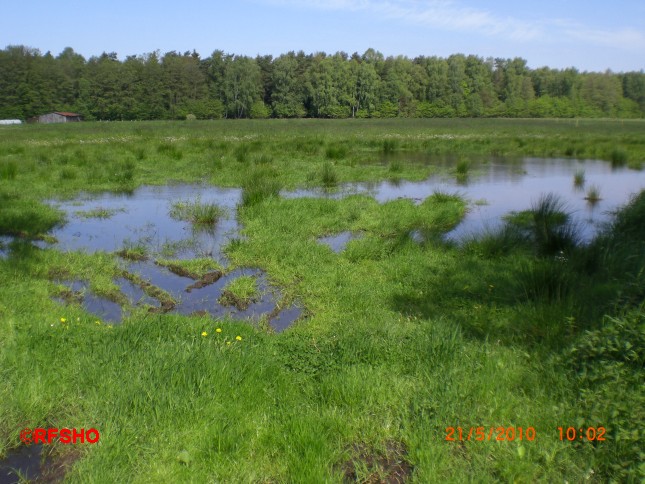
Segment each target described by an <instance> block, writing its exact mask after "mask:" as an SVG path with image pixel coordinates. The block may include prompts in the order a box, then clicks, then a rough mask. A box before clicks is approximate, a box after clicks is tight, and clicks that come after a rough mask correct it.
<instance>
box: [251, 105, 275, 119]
mask: <svg viewBox="0 0 645 484" xmlns="http://www.w3.org/2000/svg"><path fill="white" fill-rule="evenodd" d="M270 114H271V113H270V111H269V108H268V107H267V106H266V104H264V103H263V102H262V101H255V102H254V103H253V105H252V106H251V112H250V113H249V115H250V118H251V119H266V118H268V117H269V116H270Z"/></svg>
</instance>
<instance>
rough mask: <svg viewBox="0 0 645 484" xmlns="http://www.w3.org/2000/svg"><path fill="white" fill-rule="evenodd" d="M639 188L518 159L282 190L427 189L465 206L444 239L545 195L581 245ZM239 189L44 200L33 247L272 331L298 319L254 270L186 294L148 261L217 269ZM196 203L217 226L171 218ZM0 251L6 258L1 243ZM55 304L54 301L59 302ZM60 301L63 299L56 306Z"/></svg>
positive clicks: (108, 304) (107, 315)
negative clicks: (135, 256) (237, 285)
mask: <svg viewBox="0 0 645 484" xmlns="http://www.w3.org/2000/svg"><path fill="white" fill-rule="evenodd" d="M580 173H583V174H584V182H583V183H580V182H579V180H578V182H577V183H576V182H575V181H574V179H575V177H576V174H578V176H579V174H580ZM592 186H593V187H595V189H596V190H597V191H598V193H599V196H598V200H593V201H590V200H587V197H586V193H587V191H588V189H589V187H592ZM643 188H645V172H635V171H633V170H629V169H628V168H620V167H618V168H617V167H612V165H611V164H610V163H606V162H602V161H574V160H562V159H559V160H544V159H535V158H529V159H525V160H524V161H522V162H514V163H513V162H508V161H506V162H504V161H496V160H491V161H489V162H486V163H480V164H477V165H473V166H472V167H469V170H468V173H467V174H462V175H461V176H446V175H444V176H436V177H431V178H429V179H427V180H424V181H421V182H409V181H383V182H379V183H351V184H345V185H341V186H339V187H337V189H335V190H332V191H330V190H322V189H315V190H297V191H293V192H282V193H281V195H282V196H284V197H286V198H293V197H331V198H340V197H344V196H347V195H350V194H365V195H368V196H371V197H374V198H375V199H376V200H377V201H379V202H381V203H383V202H387V201H391V200H395V199H400V198H405V199H411V200H414V201H415V202H421V201H423V200H424V199H425V198H427V197H428V196H430V195H432V194H433V193H435V192H442V193H450V194H457V195H459V196H461V197H463V198H465V199H466V200H467V201H468V204H469V209H468V212H467V214H466V216H465V217H464V219H463V221H462V222H461V223H460V224H459V225H458V226H457V227H456V228H455V229H454V230H452V231H451V232H449V233H448V234H447V236H446V237H447V238H448V239H451V240H455V241H459V240H460V238H462V237H464V236H469V235H472V234H477V233H479V232H481V231H482V230H486V229H491V228H494V227H496V226H498V225H499V224H500V223H501V222H502V220H503V217H504V216H505V215H508V214H509V213H511V212H519V211H522V210H527V209H528V208H529V207H530V205H531V203H532V202H533V201H535V200H536V199H537V198H539V197H540V196H541V195H542V194H545V193H555V194H557V195H559V196H560V197H562V198H563V200H564V201H565V203H566V206H567V209H568V210H569V211H570V212H571V215H572V217H573V220H574V221H575V222H576V223H577V225H578V227H579V229H580V230H581V235H582V239H583V240H586V241H588V240H590V239H591V238H592V237H593V235H594V234H595V233H596V231H597V230H598V228H599V227H600V226H601V224H602V223H604V222H607V221H608V220H610V218H611V213H612V211H613V210H615V209H616V208H617V207H619V206H620V205H622V204H624V203H626V202H627V201H628V199H629V196H630V194H633V193H636V192H637V191H639V190H640V189H643ZM240 197H241V190H240V189H235V188H230V189H226V188H217V187H209V186H204V185H191V184H187V185H168V186H161V187H156V186H155V187H152V186H144V187H141V188H138V189H137V190H135V191H134V192H133V193H131V194H114V193H105V194H102V195H99V196H82V197H79V198H77V199H74V200H70V201H65V202H53V201H52V202H51V203H52V204H53V205H55V206H56V207H58V208H59V209H61V210H62V211H64V212H65V214H66V217H67V223H66V224H65V225H64V226H62V227H59V228H57V229H55V230H54V231H53V232H52V233H51V235H52V236H53V237H54V238H55V239H56V242H55V243H54V244H53V245H52V244H48V243H46V242H38V244H39V245H40V246H42V247H52V246H53V247H55V248H57V249H60V250H62V251H75V250H81V251H86V252H89V253H92V252H96V251H105V252H119V251H122V252H123V251H124V252H127V251H128V250H130V251H132V250H134V251H136V250H139V251H141V253H143V254H146V255H145V256H143V257H141V259H142V260H140V261H125V262H127V263H125V262H124V271H125V273H126V274H131V275H135V276H136V279H137V280H138V279H142V280H143V281H145V284H146V285H152V286H154V287H155V288H157V289H159V290H161V291H163V292H165V294H167V295H168V300H169V302H166V303H164V302H163V301H161V300H159V299H158V298H155V297H153V296H151V295H150V294H151V293H150V291H147V292H146V289H145V287H144V286H142V283H141V282H139V283H137V282H136V281H134V280H133V277H132V276H127V275H126V277H121V278H118V279H117V280H115V283H116V284H117V285H118V286H119V288H120V291H121V292H122V293H123V295H124V296H125V298H126V299H127V301H128V306H129V307H142V306H143V307H147V308H148V309H149V310H150V311H163V312H167V311H174V312H178V313H180V314H202V313H203V314H209V315H211V316H213V317H221V316H230V317H234V318H238V319H247V318H250V319H255V320H257V319H258V318H259V317H261V316H263V315H264V316H267V317H269V319H270V320H271V321H272V322H271V324H272V326H274V328H275V329H276V330H282V329H284V328H285V327H287V326H288V325H289V324H290V323H292V322H293V321H294V320H295V319H297V318H299V317H300V316H301V314H302V309H301V308H297V307H287V308H281V306H280V300H281V295H280V291H279V289H278V288H276V287H271V286H270V285H269V284H268V282H267V280H266V275H265V274H264V273H263V272H262V271H260V270H258V269H253V268H248V269H243V268H241V269H236V270H233V271H230V272H227V273H221V274H219V275H218V276H217V277H216V278H215V280H212V281H210V282H209V283H208V284H203V285H201V286H200V287H199V288H197V289H195V290H190V289H189V288H190V286H191V284H194V283H195V280H194V279H193V278H191V277H189V276H188V275H186V274H178V273H177V272H176V271H174V272H173V271H172V270H169V269H168V268H167V267H163V266H162V265H159V264H155V263H154V260H155V259H157V258H162V257H163V258H166V259H167V258H173V259H178V260H182V259H192V258H195V257H205V258H211V259H213V260H214V261H217V262H218V263H220V264H222V266H225V265H226V264H227V261H226V257H225V255H224V254H223V252H222V248H223V247H224V246H225V245H226V244H227V243H228V242H229V241H230V240H231V239H233V238H240V237H241V235H240V226H239V224H238V221H237V214H236V211H237V206H238V204H239V203H240ZM195 200H198V201H200V203H204V204H206V203H209V204H215V205H217V206H218V207H220V208H222V209H223V212H222V216H221V217H220V218H219V219H218V220H217V222H216V223H214V224H211V225H207V226H199V227H196V226H194V225H193V224H191V223H190V222H188V221H183V220H177V219H176V218H173V217H172V216H171V209H172V206H173V204H176V203H179V202H190V201H195ZM361 236H362V234H360V233H352V232H342V233H340V234H332V235H330V236H326V237H322V238H320V239H318V241H319V242H320V243H322V244H326V245H328V246H329V247H330V248H331V250H333V251H334V252H340V251H342V250H343V249H344V247H345V245H346V244H347V243H348V242H349V241H350V240H353V239H356V238H360V237H361ZM410 236H411V238H412V239H413V240H416V241H417V242H422V241H423V234H422V233H421V232H419V231H413V232H412V233H411V234H410ZM2 244H3V245H2V246H1V247H0V249H1V250H2V251H3V253H6V247H7V246H8V241H7V240H3V241H2ZM243 275H250V276H252V277H253V278H255V280H256V283H257V286H258V290H259V294H260V296H259V297H257V298H255V299H254V300H253V301H252V302H251V303H250V304H248V307H238V308H236V307H235V306H234V305H231V304H229V305H228V306H227V305H223V304H221V295H222V291H223V288H224V287H225V286H226V285H227V283H229V282H230V281H233V280H235V279H236V278H238V277H240V276H243ZM64 285H66V286H67V287H68V288H69V291H70V294H71V296H72V299H74V298H76V299H77V300H78V301H82V303H83V305H84V306H85V307H86V309H87V310H88V311H90V312H91V313H93V314H95V315H96V316H97V317H99V318H101V319H102V320H104V321H110V322H119V321H121V319H122V317H123V316H124V315H125V314H126V313H127V309H123V308H122V306H121V305H120V304H118V303H117V302H115V301H110V300H107V299H105V298H102V297H98V296H96V295H94V294H92V292H91V291H90V289H89V287H88V286H87V284H86V283H84V282H83V281H65V282H64ZM59 300H60V299H59ZM61 302H63V301H62V300H61Z"/></svg>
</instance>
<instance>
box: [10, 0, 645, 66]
mask: <svg viewBox="0 0 645 484" xmlns="http://www.w3.org/2000/svg"><path fill="white" fill-rule="evenodd" d="M3 3H4V5H3V6H2V8H1V9H0V48H4V47H6V46H7V45H16V44H22V45H27V46H29V47H34V48H38V49H40V50H41V51H42V52H43V53H44V52H47V51H51V52H52V53H53V54H54V55H57V54H59V53H60V52H61V51H62V50H63V49H64V48H65V47H68V46H69V47H72V48H73V49H74V50H75V51H76V52H79V53H80V54H82V55H84V56H85V57H87V58H89V57H90V56H92V55H100V54H101V53H102V52H104V51H105V52H116V53H117V54H118V55H119V57H120V58H125V56H127V55H133V54H135V55H139V54H145V53H149V52H152V51H155V50H159V51H160V52H161V53H162V54H163V53H164V52H167V51H171V50H176V51H181V52H183V51H186V50H191V51H192V50H193V49H195V50H196V51H197V52H199V53H200V54H201V56H202V57H207V56H209V55H210V54H211V53H212V52H213V51H214V50H216V49H220V50H223V51H225V52H228V53H232V54H244V55H250V56H255V55H257V54H263V55H264V54H272V55H279V54H281V53H285V52H288V51H290V50H295V51H298V50H303V51H305V52H306V53H311V52H318V51H325V52H327V53H333V52H336V51H339V50H342V51H345V52H347V53H350V54H351V53H353V52H359V53H363V52H364V51H365V50H366V49H367V48H369V47H372V48H374V49H376V50H378V51H380V52H382V53H383V54H385V55H386V56H388V55H399V54H401V55H406V56H408V57H415V56H418V55H426V56H433V55H436V56H441V57H447V56H449V55H450V54H454V53H463V54H474V55H478V56H481V57H489V56H490V57H504V58H507V57H523V58H524V59H526V60H527V61H528V64H529V66H531V67H534V68H535V67H541V66H545V65H548V66H549V67H555V68H565V67H571V66H572V67H576V68H578V69H579V70H581V71H604V70H606V69H611V70H613V71H615V72H620V71H633V70H637V71H639V70H642V69H645V0H613V1H599V0H540V1H534V0H514V1H512V0H501V1H495V2H490V1H488V2H486V1H476V0H327V1H323V0H309V1H305V0H230V1H224V2H217V1H210V2H208V1H199V0H183V1H181V2H177V1H169V0H155V1H151V0H140V1H138V0H111V1H109V2H105V1H104V2H93V1H91V0H57V1H53V0H26V1H22V2H16V1H11V2H10V1H9V0H3Z"/></svg>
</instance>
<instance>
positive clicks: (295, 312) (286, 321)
mask: <svg viewBox="0 0 645 484" xmlns="http://www.w3.org/2000/svg"><path fill="white" fill-rule="evenodd" d="M302 314H303V309H302V308H300V307H298V306H290V307H288V308H285V309H283V310H281V311H280V312H279V313H278V314H277V315H276V316H274V317H273V318H271V319H270V320H269V325H270V326H271V327H272V328H273V330H274V331H275V332H276V333H281V332H282V331H284V330H285V329H287V328H288V327H289V326H291V325H292V324H293V323H294V321H296V320H297V319H298V318H300V316H302Z"/></svg>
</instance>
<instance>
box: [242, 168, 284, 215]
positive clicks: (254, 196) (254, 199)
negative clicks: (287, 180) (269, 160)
mask: <svg viewBox="0 0 645 484" xmlns="http://www.w3.org/2000/svg"><path fill="white" fill-rule="evenodd" d="M281 189H282V182H281V181H280V180H279V178H278V173H277V172H276V171H275V170H273V169H268V168H256V169H255V170H253V171H252V172H251V173H250V174H249V176H248V178H246V179H245V180H244V181H243V182H242V206H243V207H249V206H253V205H257V204H259V203H261V202H263V201H264V200H267V199H269V198H275V197H277V196H279V195H280V190H281Z"/></svg>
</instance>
